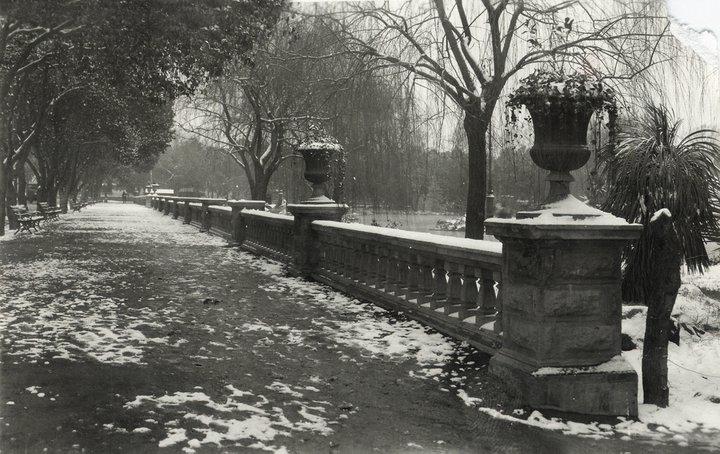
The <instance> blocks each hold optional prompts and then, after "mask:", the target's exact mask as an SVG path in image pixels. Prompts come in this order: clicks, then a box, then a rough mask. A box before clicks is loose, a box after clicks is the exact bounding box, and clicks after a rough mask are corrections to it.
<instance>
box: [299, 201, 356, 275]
mask: <svg viewBox="0 0 720 454" xmlns="http://www.w3.org/2000/svg"><path fill="white" fill-rule="evenodd" d="M287 209H288V211H289V212H290V213H292V215H293V216H294V217H295V224H294V226H293V238H294V242H295V244H294V255H295V260H294V261H295V263H294V266H293V268H294V271H295V272H296V273H297V274H299V275H301V276H304V277H310V276H311V275H312V273H313V271H314V270H315V267H316V266H317V264H318V262H319V258H320V256H319V248H318V246H317V244H316V238H314V236H313V232H312V229H311V228H310V223H311V222H312V221H339V220H340V219H341V218H342V216H343V214H345V213H346V212H347V210H348V206H347V205H344V204H338V203H334V202H333V201H332V200H330V199H328V198H326V197H323V199H322V200H318V201H315V200H311V201H308V202H306V203H301V204H291V205H288V206H287Z"/></svg>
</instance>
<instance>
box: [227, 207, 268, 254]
mask: <svg viewBox="0 0 720 454" xmlns="http://www.w3.org/2000/svg"><path fill="white" fill-rule="evenodd" d="M227 204H228V205H229V206H230V207H231V208H232V214H231V218H230V224H231V225H232V233H231V236H232V242H233V244H234V245H236V246H239V245H241V244H242V243H243V242H244V241H245V223H244V222H243V220H242V217H241V216H240V212H241V211H242V210H244V209H249V210H261V211H264V210H265V201H264V200H228V202H227Z"/></svg>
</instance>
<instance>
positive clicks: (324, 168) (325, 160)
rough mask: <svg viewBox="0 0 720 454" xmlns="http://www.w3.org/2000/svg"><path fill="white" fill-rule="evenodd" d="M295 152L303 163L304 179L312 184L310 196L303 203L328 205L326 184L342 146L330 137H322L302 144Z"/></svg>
mask: <svg viewBox="0 0 720 454" xmlns="http://www.w3.org/2000/svg"><path fill="white" fill-rule="evenodd" d="M297 151H298V152H299V153H300V154H301V155H302V157H303V160H304V161H305V174H304V176H305V179H306V180H307V181H309V182H310V183H311V184H312V195H311V196H310V199H309V200H307V201H305V202H304V203H328V202H332V199H330V198H328V197H327V195H326V192H327V189H326V184H327V182H328V181H329V180H330V175H331V171H332V164H333V161H334V160H335V159H340V158H341V155H342V151H343V148H342V146H341V145H340V144H339V143H338V142H337V141H336V140H335V139H333V138H332V137H329V136H323V137H320V138H314V139H311V140H308V141H306V142H303V143H302V144H300V145H299V146H298V147H297Z"/></svg>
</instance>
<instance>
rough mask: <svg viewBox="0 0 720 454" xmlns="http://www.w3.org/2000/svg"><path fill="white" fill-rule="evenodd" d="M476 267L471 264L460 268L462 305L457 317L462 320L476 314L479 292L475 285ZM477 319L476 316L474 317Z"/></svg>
mask: <svg viewBox="0 0 720 454" xmlns="http://www.w3.org/2000/svg"><path fill="white" fill-rule="evenodd" d="M477 272H478V271H477V268H476V267H474V266H472V265H464V266H463V270H462V273H463V274H462V281H463V286H462V295H461V297H460V299H461V300H462V306H461V309H460V313H459V314H458V318H459V319H460V320H464V319H466V318H467V317H469V316H471V315H473V314H477V307H478V298H479V296H478V295H479V292H478V287H477V279H478V278H477ZM476 320H477V317H476Z"/></svg>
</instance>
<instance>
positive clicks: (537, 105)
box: [508, 71, 615, 205]
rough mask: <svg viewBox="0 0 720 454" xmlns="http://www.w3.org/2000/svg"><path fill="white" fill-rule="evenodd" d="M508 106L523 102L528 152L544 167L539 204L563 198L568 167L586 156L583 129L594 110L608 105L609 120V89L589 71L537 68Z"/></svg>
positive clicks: (567, 184) (577, 164)
mask: <svg viewBox="0 0 720 454" xmlns="http://www.w3.org/2000/svg"><path fill="white" fill-rule="evenodd" d="M508 105H509V106H510V107H511V108H514V109H515V108H519V107H520V106H525V108H526V109H527V111H528V112H529V113H530V117H531V119H532V123H533V132H534V134H535V143H534V144H533V146H532V148H530V157H531V158H532V160H533V162H534V163H535V164H536V165H537V166H538V167H540V168H542V169H545V170H548V171H549V174H548V177H547V180H548V181H549V183H550V190H549V193H548V196H547V198H546V200H545V203H544V204H545V205H547V204H551V203H553V202H558V201H560V200H563V199H566V198H567V197H568V196H569V194H570V183H571V182H572V181H573V180H574V179H573V177H572V175H571V174H570V172H571V171H573V170H577V169H579V168H581V167H582V166H584V165H585V164H586V163H587V162H588V159H589V158H590V149H589V148H588V145H587V131H588V125H589V124H590V118H591V117H592V115H593V113H595V112H598V111H601V110H603V109H604V110H607V111H608V113H609V116H610V120H611V122H614V114H615V99H614V92H613V91H612V89H611V88H609V87H604V86H603V84H602V83H601V82H600V81H598V80H597V79H594V78H592V77H590V76H586V75H581V74H575V75H571V76H566V75H564V74H563V73H549V72H540V71H538V72H535V73H533V74H532V75H531V76H528V77H527V78H525V79H523V81H522V82H521V86H520V88H518V90H517V91H516V92H515V93H513V94H512V95H511V97H510V100H509V102H508Z"/></svg>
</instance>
